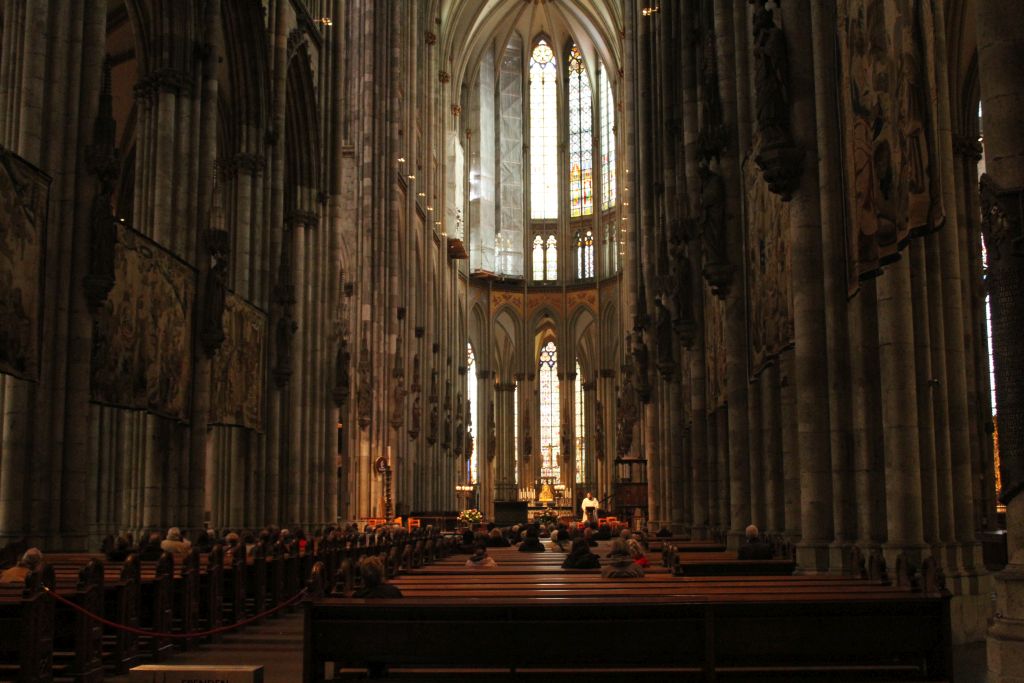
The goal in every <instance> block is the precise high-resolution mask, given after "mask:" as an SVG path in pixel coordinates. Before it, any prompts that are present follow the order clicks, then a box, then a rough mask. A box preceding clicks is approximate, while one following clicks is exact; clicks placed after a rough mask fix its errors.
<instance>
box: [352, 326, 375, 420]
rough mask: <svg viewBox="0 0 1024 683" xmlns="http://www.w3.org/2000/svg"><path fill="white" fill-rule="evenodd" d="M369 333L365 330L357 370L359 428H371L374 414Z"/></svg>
mask: <svg viewBox="0 0 1024 683" xmlns="http://www.w3.org/2000/svg"><path fill="white" fill-rule="evenodd" d="M366 337H367V331H366V328H365V324H364V328H363V338H362V341H361V342H360V345H359V364H358V366H357V368H356V377H357V380H358V383H359V384H358V386H357V387H356V412H357V413H358V416H359V427H360V428H361V429H366V428H367V427H369V426H370V416H371V415H372V413H373V362H372V360H371V359H370V348H369V346H368V344H367V339H366Z"/></svg>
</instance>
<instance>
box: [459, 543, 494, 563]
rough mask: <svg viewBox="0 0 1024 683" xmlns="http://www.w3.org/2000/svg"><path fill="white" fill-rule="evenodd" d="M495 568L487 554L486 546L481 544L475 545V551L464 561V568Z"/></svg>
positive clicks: (492, 560) (491, 558) (492, 559)
mask: <svg viewBox="0 0 1024 683" xmlns="http://www.w3.org/2000/svg"><path fill="white" fill-rule="evenodd" d="M497 566H498V563H497V562H495V561H494V558H493V557H491V556H490V555H488V554H487V546H486V545H484V544H482V543H479V544H477V546H476V550H474V551H473V554H472V555H470V557H469V559H468V560H466V567H468V568H469V569H494V568H495V567H497Z"/></svg>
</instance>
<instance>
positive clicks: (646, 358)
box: [627, 330, 651, 403]
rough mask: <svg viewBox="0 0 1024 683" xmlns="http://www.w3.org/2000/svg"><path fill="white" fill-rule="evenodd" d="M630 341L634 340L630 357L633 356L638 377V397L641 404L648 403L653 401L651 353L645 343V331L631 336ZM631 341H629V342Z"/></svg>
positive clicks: (638, 331)
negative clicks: (650, 375)
mask: <svg viewBox="0 0 1024 683" xmlns="http://www.w3.org/2000/svg"><path fill="white" fill-rule="evenodd" d="M630 339H631V340H632V344H631V345H630V355H632V356H633V365H634V371H635V372H636V377H637V384H636V395H637V398H639V399H640V402H641V403H647V402H648V401H650V400H651V381H650V377H649V370H650V366H651V360H650V352H649V351H648V349H647V342H645V341H644V333H643V330H637V331H636V332H634V333H633V334H632V335H630ZM630 339H627V342H629V341H630Z"/></svg>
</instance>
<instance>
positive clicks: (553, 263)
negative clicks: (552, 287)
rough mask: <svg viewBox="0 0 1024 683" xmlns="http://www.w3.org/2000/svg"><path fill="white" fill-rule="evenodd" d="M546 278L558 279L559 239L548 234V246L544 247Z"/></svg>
mask: <svg viewBox="0 0 1024 683" xmlns="http://www.w3.org/2000/svg"><path fill="white" fill-rule="evenodd" d="M544 279H545V280H557V279H558V240H556V239H555V236H554V235H548V241H547V247H545V249H544Z"/></svg>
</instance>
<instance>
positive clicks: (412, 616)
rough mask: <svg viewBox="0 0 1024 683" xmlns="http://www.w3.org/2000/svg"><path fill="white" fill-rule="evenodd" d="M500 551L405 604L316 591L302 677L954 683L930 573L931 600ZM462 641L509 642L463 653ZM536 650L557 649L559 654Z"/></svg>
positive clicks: (444, 566) (822, 578) (810, 581)
mask: <svg viewBox="0 0 1024 683" xmlns="http://www.w3.org/2000/svg"><path fill="white" fill-rule="evenodd" d="M491 554H492V556H494V557H495V559H496V560H497V561H498V562H499V565H502V564H504V566H505V569H504V572H502V571H500V570H501V569H502V567H501V566H499V569H498V570H482V571H481V570H470V569H466V568H465V567H464V566H461V562H462V560H461V558H451V559H448V560H443V561H442V562H441V563H440V564H439V566H438V567H437V568H438V569H441V570H442V571H441V572H431V571H429V570H414V571H412V572H409V573H406V574H403V575H402V576H400V577H398V578H397V579H396V580H395V581H394V583H395V584H396V585H398V586H399V587H400V588H401V589H402V590H403V592H404V594H405V596H406V597H405V598H404V599H402V600H352V599H332V598H329V597H325V598H321V597H319V596H320V595H322V593H323V592H322V591H321V592H320V593H317V592H316V591H313V594H314V595H316V596H317V597H316V599H313V600H312V601H311V602H310V603H309V604H308V605H307V612H306V630H305V633H306V640H305V652H304V675H305V680H306V681H320V680H322V676H323V671H324V663H325V662H334V663H335V667H336V668H338V667H356V668H365V669H367V670H369V671H370V672H371V673H376V674H378V675H379V674H381V673H383V672H385V671H386V669H387V668H388V667H416V668H422V669H427V670H430V669H465V668H499V669H507V670H510V671H521V670H522V669H528V668H542V669H564V670H566V672H568V671H579V670H581V669H584V670H585V669H590V670H594V669H606V668H612V669H615V668H623V669H628V670H630V671H631V672H643V671H645V670H646V671H649V672H650V671H652V670H658V669H661V668H670V669H673V670H675V672H676V673H679V674H689V675H690V676H692V677H695V678H698V679H701V680H714V679H715V677H716V676H718V675H720V674H727V675H740V674H742V675H747V676H753V677H754V678H756V679H757V680H761V679H762V678H763V677H764V676H775V677H781V678H780V680H782V679H786V678H791V677H792V678H796V677H800V676H808V675H809V676H811V678H812V679H813V680H820V679H821V678H822V677H828V678H836V677H838V676H840V675H842V674H844V673H845V674H848V675H853V676H860V675H863V674H865V673H868V674H875V675H877V674H885V675H887V676H890V677H891V678H901V677H904V678H912V679H920V678H924V679H927V680H946V679H948V676H949V675H950V673H951V667H950V654H951V636H950V627H949V595H948V593H946V592H945V591H943V590H941V589H940V588H939V585H938V583H937V581H936V579H935V575H936V572H935V570H934V567H933V568H932V570H931V571H929V568H928V566H927V563H926V566H925V567H923V568H922V577H931V578H923V579H922V583H923V584H924V590H923V591H922V590H910V589H909V588H908V589H899V588H896V587H892V586H888V585H884V584H882V583H881V582H880V581H878V580H872V579H868V578H861V577H857V578H851V577H840V576H835V575H808V576H791V575H781V576H700V577H674V576H672V575H671V574H669V573H668V572H667V571H665V570H660V571H655V572H651V573H649V574H647V575H646V576H645V577H643V578H640V579H622V580H611V579H602V578H600V576H599V574H598V573H597V572H596V571H577V572H574V571H565V570H559V569H554V568H553V567H552V563H551V562H550V560H548V561H545V559H544V558H545V555H546V554H537V555H527V554H521V553H516V552H515V551H514V550H513V551H512V552H509V551H507V550H505V549H494V550H493V551H492V552H491ZM598 554H599V555H600V554H601V553H600V552H598ZM722 561H725V560H722ZM568 606H571V609H565V608H564V607H568ZM424 619H429V621H430V628H429V629H424V628H423V621H424ZM598 623H600V624H616V623H621V624H623V625H627V624H628V632H629V637H630V639H631V641H632V642H636V643H642V644H643V647H638V648H631V647H615V648H598V649H595V648H594V647H593V633H592V631H593V625H594V624H598ZM466 633H501V634H502V636H501V638H500V639H494V640H493V641H488V642H485V643H483V644H476V645H474V646H473V647H466V644H465V634H466ZM396 642H400V643H402V646H401V647H395V646H394V643H396ZM537 642H557V643H558V644H559V647H558V656H557V657H552V656H551V653H550V651H549V650H547V649H545V648H537V647H535V645H536V643H537ZM752 644H753V645H752ZM746 680H752V679H751V678H747V679H746ZM803 680H807V679H806V678H804V679H803Z"/></svg>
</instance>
